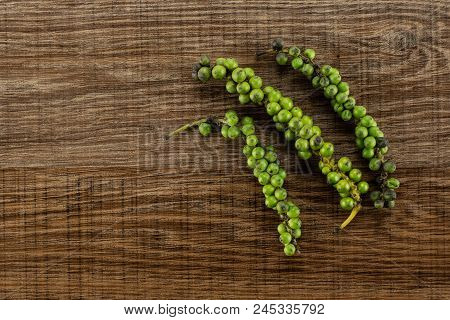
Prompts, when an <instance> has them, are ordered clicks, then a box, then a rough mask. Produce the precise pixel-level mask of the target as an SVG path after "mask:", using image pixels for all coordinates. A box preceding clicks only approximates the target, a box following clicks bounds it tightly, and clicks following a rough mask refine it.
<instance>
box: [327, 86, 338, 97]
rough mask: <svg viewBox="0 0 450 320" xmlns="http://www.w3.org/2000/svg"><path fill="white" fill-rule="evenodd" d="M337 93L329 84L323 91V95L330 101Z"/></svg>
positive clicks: (334, 87)
mask: <svg viewBox="0 0 450 320" xmlns="http://www.w3.org/2000/svg"><path fill="white" fill-rule="evenodd" d="M337 93H338V88H337V87H336V86H335V85H334V84H330V85H328V86H327V87H325V89H324V94H325V96H326V97H327V98H329V99H331V98H333V97H334V96H335V95H336V94H337Z"/></svg>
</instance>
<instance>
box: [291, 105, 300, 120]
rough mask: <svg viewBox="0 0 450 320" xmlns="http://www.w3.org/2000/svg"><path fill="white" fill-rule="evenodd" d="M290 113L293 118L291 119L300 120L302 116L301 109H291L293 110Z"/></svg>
mask: <svg viewBox="0 0 450 320" xmlns="http://www.w3.org/2000/svg"><path fill="white" fill-rule="evenodd" d="M291 113H292V116H293V117H296V118H298V119H301V118H302V116H303V111H302V109H300V108H299V107H293V108H292V109H291Z"/></svg>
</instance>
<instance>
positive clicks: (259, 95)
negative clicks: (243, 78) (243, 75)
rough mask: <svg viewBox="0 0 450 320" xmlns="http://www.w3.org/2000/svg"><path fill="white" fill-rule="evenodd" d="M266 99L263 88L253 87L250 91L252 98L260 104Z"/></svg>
mask: <svg viewBox="0 0 450 320" xmlns="http://www.w3.org/2000/svg"><path fill="white" fill-rule="evenodd" d="M263 99H264V92H263V91H262V90H261V89H253V90H252V91H251V92H250V100H252V101H253V102H254V103H256V104H259V103H260V102H262V101H263Z"/></svg>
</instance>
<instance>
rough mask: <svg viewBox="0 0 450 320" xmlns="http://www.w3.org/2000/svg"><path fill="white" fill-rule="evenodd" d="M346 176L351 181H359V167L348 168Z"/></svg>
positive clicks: (360, 174)
mask: <svg viewBox="0 0 450 320" xmlns="http://www.w3.org/2000/svg"><path fill="white" fill-rule="evenodd" d="M348 176H349V178H350V179H351V180H352V181H354V182H359V181H360V180H361V177H362V173H361V170H359V169H352V170H350V172H349V174H348Z"/></svg>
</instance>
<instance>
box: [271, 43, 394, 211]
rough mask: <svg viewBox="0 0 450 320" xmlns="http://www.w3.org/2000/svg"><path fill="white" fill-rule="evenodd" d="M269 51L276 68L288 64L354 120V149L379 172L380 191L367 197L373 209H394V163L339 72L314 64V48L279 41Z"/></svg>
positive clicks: (341, 114) (384, 141) (345, 116)
mask: <svg viewBox="0 0 450 320" xmlns="http://www.w3.org/2000/svg"><path fill="white" fill-rule="evenodd" d="M272 50H273V51H274V52H275V53H276V58H275V59H276V61H277V63H278V64H279V65H286V64H288V62H289V61H291V63H290V64H291V66H292V68H293V69H294V70H298V71H299V72H300V73H301V74H303V75H304V76H306V77H307V78H308V79H309V80H310V81H311V83H312V86H313V87H314V88H320V89H322V90H323V94H324V96H325V97H326V98H327V99H329V100H330V104H331V106H332V107H333V110H334V111H335V112H336V113H337V114H338V115H339V117H340V118H341V119H342V120H344V121H351V120H352V119H353V120H354V123H355V136H356V139H355V143H356V146H357V147H358V148H359V149H360V150H361V155H362V157H363V158H365V159H367V160H368V161H369V169H370V170H371V171H376V172H379V176H378V178H377V179H376V183H377V184H378V186H379V188H378V190H375V191H373V192H372V193H371V194H370V198H371V199H372V201H374V206H375V208H383V207H384V206H388V207H389V208H392V207H394V206H395V199H396V197H397V194H396V192H395V189H397V188H398V187H399V186H400V182H399V181H398V180H397V179H396V178H392V177H391V178H389V177H388V175H389V174H391V173H393V172H394V171H395V170H396V166H395V163H394V162H393V161H392V160H388V159H386V154H387V152H388V149H389V147H388V145H389V143H388V141H387V139H386V138H385V137H384V133H383V132H382V131H381V129H380V128H379V127H378V125H377V122H376V121H375V120H374V118H373V117H372V116H370V115H368V114H367V110H366V108H365V107H364V106H361V105H357V104H356V100H355V98H354V97H353V96H351V95H350V86H349V84H348V83H347V82H345V81H342V79H341V75H340V72H339V70H338V69H336V68H334V67H332V66H330V65H323V66H319V65H318V64H317V63H315V61H314V58H315V56H316V53H315V51H314V50H313V49H303V48H299V47H296V46H292V47H290V48H289V49H285V48H284V44H283V41H282V40H281V39H275V40H274V41H273V43H272Z"/></svg>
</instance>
